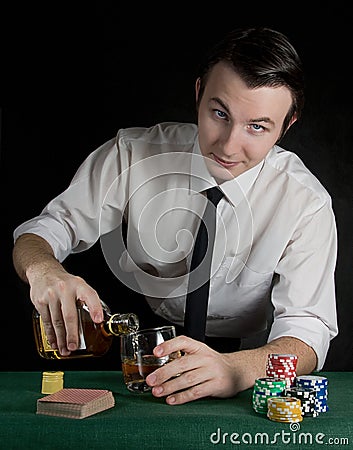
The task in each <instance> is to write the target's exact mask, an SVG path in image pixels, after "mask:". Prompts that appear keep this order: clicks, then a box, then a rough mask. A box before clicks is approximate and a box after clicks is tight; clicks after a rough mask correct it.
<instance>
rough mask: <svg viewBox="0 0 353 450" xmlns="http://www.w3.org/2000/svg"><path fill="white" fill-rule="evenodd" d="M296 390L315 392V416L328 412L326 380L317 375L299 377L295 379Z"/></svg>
mask: <svg viewBox="0 0 353 450" xmlns="http://www.w3.org/2000/svg"><path fill="white" fill-rule="evenodd" d="M296 388H301V389H309V390H310V389H311V390H314V391H315V412H316V414H320V413H324V412H327V411H328V405H327V396H328V379H327V378H326V377H321V376H319V375H301V376H298V377H297V378H296Z"/></svg>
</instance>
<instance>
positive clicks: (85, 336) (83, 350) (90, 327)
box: [33, 308, 132, 359]
mask: <svg viewBox="0 0 353 450" xmlns="http://www.w3.org/2000/svg"><path fill="white" fill-rule="evenodd" d="M78 315H79V331H80V344H79V348H78V349H77V350H75V351H73V352H71V354H70V355H68V356H62V355H60V353H59V351H58V350H53V349H52V348H51V346H50V344H49V342H48V339H47V336H46V334H45V331H44V328H43V324H42V319H41V317H40V315H39V314H38V313H37V312H34V315H33V328H34V337H35V341H36V346H37V350H38V353H39V354H40V356H41V357H42V358H45V359H73V358H88V357H94V356H103V355H104V354H105V353H107V351H108V350H109V349H110V347H111V344H112V341H113V338H114V336H113V335H112V334H110V333H109V332H107V331H106V330H105V325H104V323H101V324H96V323H94V322H93V321H92V319H91V317H90V315H89V312H88V311H87V310H85V309H83V308H80V309H79V310H78ZM114 331H115V332H116V333H117V334H127V333H129V332H131V331H132V330H130V329H128V327H127V326H124V325H123V324H121V325H119V324H118V325H114Z"/></svg>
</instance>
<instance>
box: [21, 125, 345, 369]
mask: <svg viewBox="0 0 353 450" xmlns="http://www.w3.org/2000/svg"><path fill="white" fill-rule="evenodd" d="M215 184H216V182H215V180H214V179H213V177H212V176H211V175H210V174H209V172H208V170H207V168H206V165H205V163H204V160H203V158H202V156H201V155H200V150H199V147H198V130H197V126H196V125H194V124H186V123H162V124H158V125H156V126H153V127H151V128H128V129H121V130H119V132H118V134H117V136H116V138H114V139H112V140H110V141H108V142H106V143H105V144H103V145H102V146H101V147H99V148H98V149H97V150H95V151H94V152H92V153H91V154H90V155H89V156H88V158H87V159H86V160H85V161H84V162H83V164H82V165H81V167H80V168H79V169H78V171H77V173H76V174H75V176H74V178H73V180H72V182H71V184H70V186H69V187H68V188H67V189H66V190H65V191H64V192H63V193H62V194H60V195H59V196H57V197H56V198H55V199H53V200H52V201H51V202H50V203H49V204H48V205H47V206H46V207H45V208H44V209H43V211H42V213H41V214H40V215H39V216H38V217H35V218H33V219H30V220H28V221H27V222H25V223H23V224H22V225H20V226H19V227H17V229H16V230H15V232H14V238H15V239H16V238H17V237H18V236H19V235H20V234H23V233H36V234H38V235H40V236H42V237H43V238H44V239H46V240H47V241H48V242H49V244H50V245H51V246H52V248H53V250H54V253H55V256H56V257H57V258H58V260H59V261H63V260H64V259H65V258H66V257H67V256H68V255H69V254H70V253H76V252H81V251H83V250H86V249H88V248H89V247H91V246H92V245H93V244H94V243H95V242H97V241H98V240H99V239H100V240H101V246H102V250H103V253H104V255H105V258H106V261H107V263H108V265H109V266H110V268H111V270H112V271H113V272H114V274H115V275H116V276H117V277H118V278H119V279H120V280H121V281H123V282H124V283H125V284H126V285H128V286H130V287H131V288H132V289H134V290H136V291H139V292H141V293H143V294H144V295H145V296H146V299H147V301H148V302H149V304H150V306H151V308H152V309H153V311H154V312H155V313H156V314H158V315H160V316H162V317H164V318H166V319H168V320H170V321H171V322H174V323H176V324H178V325H183V320H184V306H185V294H186V288H187V280H188V267H189V266H190V261H191V254H192V241H193V236H195V235H196V232H197V227H198V224H199V216H201V215H202V212H203V208H204V207H205V201H206V200H205V195H204V194H203V193H202V192H204V190H205V189H207V188H208V187H210V186H212V185H215ZM220 187H221V189H222V190H223V192H224V194H225V195H224V197H223V198H222V199H221V201H220V202H219V204H218V207H217V231H216V240H215V248H214V252H213V261H212V271H211V275H212V278H211V281H210V298H209V306H208V315H207V326H206V335H208V336H223V337H227V336H228V337H249V336H252V335H255V334H256V333H259V332H261V331H263V330H265V329H266V327H267V326H268V318H269V311H270V312H271V320H272V310H271V308H273V320H272V325H271V330H270V333H269V336H268V339H269V340H272V339H275V338H278V337H281V336H293V337H296V338H298V339H301V340H302V341H304V342H306V343H307V344H308V345H310V346H311V347H312V348H313V349H314V350H315V352H316V354H317V357H318V366H317V369H318V370H319V369H321V368H322V366H323V364H324V361H325V358H326V355H327V351H328V348H329V343H330V340H331V339H332V338H333V337H335V336H336V335H337V332H338V331H337V317H336V304H335V284H334V271H335V264H336V253H337V233H336V225H335V218H334V214H333V210H332V205H331V198H330V196H329V194H328V193H327V191H326V190H325V189H324V187H323V186H322V185H321V184H320V182H319V181H318V180H317V178H316V177H314V175H313V174H312V173H311V172H310V171H309V170H308V169H307V168H306V167H305V165H304V164H303V162H302V161H301V160H300V159H299V158H298V156H296V155H295V154H294V153H292V152H289V151H286V150H284V149H282V148H281V147H279V146H274V147H273V148H272V149H271V150H270V152H269V153H268V155H267V157H266V158H265V160H264V161H263V162H261V163H260V164H258V165H257V166H256V167H253V168H252V169H250V170H248V171H246V172H244V173H243V174H241V175H240V176H238V177H237V178H235V179H232V180H229V181H226V182H224V183H222V184H221V185H220ZM122 217H124V219H125V221H126V223H127V224H128V231H127V241H126V242H127V246H126V248H125V245H124V241H123V238H122V234H121V228H119V226H120V225H121V221H122Z"/></svg>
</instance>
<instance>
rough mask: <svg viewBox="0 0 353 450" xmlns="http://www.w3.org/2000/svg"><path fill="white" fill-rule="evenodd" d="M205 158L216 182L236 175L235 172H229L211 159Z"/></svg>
mask: <svg viewBox="0 0 353 450" xmlns="http://www.w3.org/2000/svg"><path fill="white" fill-rule="evenodd" d="M205 160H206V165H207V169H208V171H209V172H210V174H211V175H212V176H213V177H214V178H215V179H216V180H217V182H218V183H223V182H225V181H229V180H232V179H233V178H235V177H236V176H237V175H235V174H234V175H233V174H232V172H230V171H229V170H228V169H226V168H225V167H223V166H222V165H221V164H219V163H218V162H216V161H214V160H213V159H211V158H205Z"/></svg>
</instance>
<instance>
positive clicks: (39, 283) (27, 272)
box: [13, 233, 103, 356]
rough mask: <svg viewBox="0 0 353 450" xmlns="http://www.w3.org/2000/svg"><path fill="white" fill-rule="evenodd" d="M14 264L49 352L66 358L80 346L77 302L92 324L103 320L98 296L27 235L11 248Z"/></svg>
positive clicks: (37, 238) (47, 247)
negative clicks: (86, 310) (85, 308)
mask: <svg viewBox="0 0 353 450" xmlns="http://www.w3.org/2000/svg"><path fill="white" fill-rule="evenodd" d="M13 264H14V267H15V270H16V272H17V274H18V276H19V277H20V278H21V279H22V280H23V281H24V282H26V283H28V284H29V285H30V296H31V300H32V303H33V304H34V306H35V308H36V309H37V310H38V312H39V313H40V315H41V317H42V321H43V325H44V329H45V332H46V335H47V338H48V341H49V342H50V344H51V346H52V348H54V349H59V351H60V353H61V354H62V355H63V356H65V355H68V354H69V353H70V351H74V350H76V348H77V346H78V342H79V337H78V329H77V310H76V301H77V300H81V301H83V302H85V303H86V305H87V306H88V308H89V310H90V315H91V317H92V320H94V321H95V322H97V323H100V322H102V320H103V311H102V306H101V303H100V299H99V297H98V294H97V292H96V291H95V290H94V289H93V288H92V287H90V286H89V285H88V284H87V283H86V282H85V281H84V280H83V279H82V278H80V277H77V276H74V275H72V274H70V273H68V272H67V271H66V270H65V269H64V267H63V266H62V264H61V263H60V262H59V261H58V260H57V259H56V258H55V256H54V253H53V250H52V248H51V246H50V245H49V244H48V242H47V241H45V240H44V239H43V238H41V237H40V236H37V235H35V234H30V233H26V234H23V235H21V236H20V237H18V239H17V240H16V242H15V245H14V248H13Z"/></svg>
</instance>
